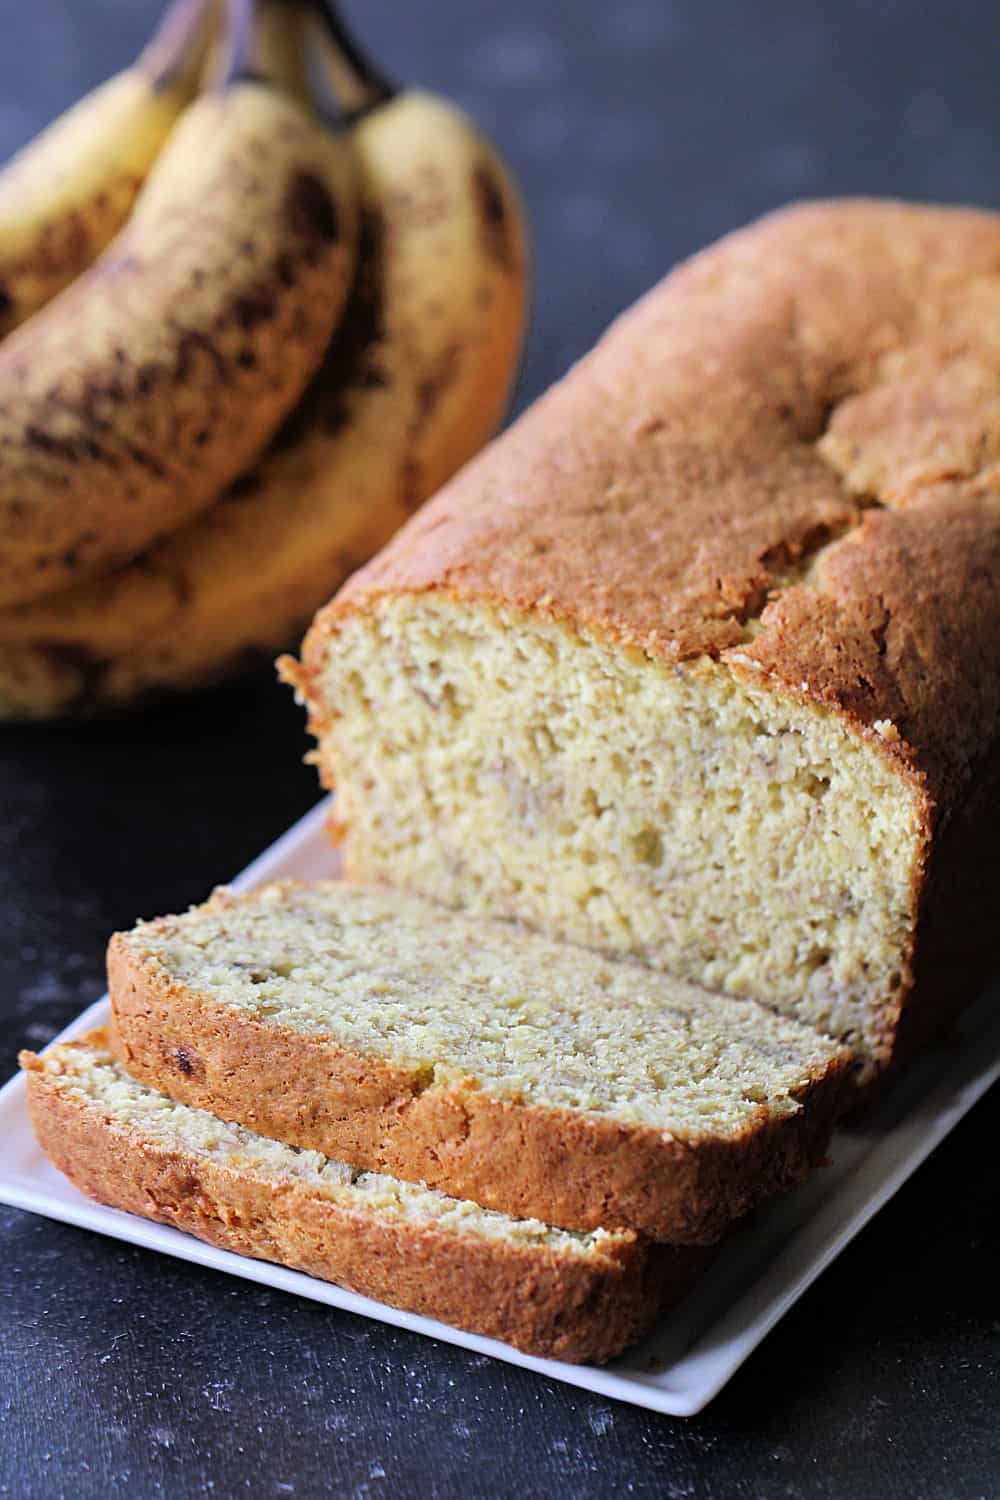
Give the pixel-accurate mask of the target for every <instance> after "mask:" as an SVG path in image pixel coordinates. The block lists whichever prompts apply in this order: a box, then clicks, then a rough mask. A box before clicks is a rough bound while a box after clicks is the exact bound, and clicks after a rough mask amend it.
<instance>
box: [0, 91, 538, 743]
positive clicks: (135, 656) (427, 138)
mask: <svg viewBox="0 0 1000 1500" xmlns="http://www.w3.org/2000/svg"><path fill="white" fill-rule="evenodd" d="M354 146H355V152H356V156H357V161H358V168H359V182H360V191H361V199H362V220H363V228H362V250H361V261H360V271H359V279H358V282H357V284H356V286H355V289H354V292H353V294H352V297H351V300H350V302H349V303H348V307H347V310H346V313H345V317H344V321H343V323H342V324H341V327H340V329H339V330H338V333H337V335H336V336H335V338H334V340H333V342H332V343H331V345H330V347H329V349H328V351H327V355H326V358H325V359H324V361H323V364H322V365H321V367H320V369H319V371H318V372H317V374H316V376H315V378H314V380H313V383H312V385H311V387H310V389H309V390H308V392H307V393H306V396H305V398H304V400H303V401H302V402H301V403H300V405H299V406H298V407H297V408H296V410H295V412H294V413H293V415H292V417H291V418H290V420H289V421H288V422H287V423H286V425H285V426H284V428H283V429H282V430H281V432H280V433H279V435H278V437H277V438H276V440H275V441H274V443H273V444H272V446H271V448H270V450H269V451H268V453H267V454H266V455H265V457H264V459H263V460H262V461H261V462H260V463H259V464H258V465H257V467H256V468H255V469H253V470H251V472H250V473H249V475H248V476H247V477H246V478H245V479H243V480H241V481H240V482H238V483H237V484H236V485H235V486H234V487H233V488H232V490H231V491H230V492H229V494H228V495H227V496H225V497H224V498H223V499H222V500H220V501H219V503H218V504H217V505H215V506H214V507H213V508H212V509H211V510H209V511H207V512H206V513H205V514H204V515H203V516H201V517H199V518H198V519H197V520H196V521H194V522H191V523H190V524H189V525H188V526H186V527H184V528H183V529H182V530H180V531H178V532H176V533H175V534H174V535H173V536H171V537H168V538H166V539H165V540H164V541H162V542H160V543H159V544H158V545H157V546H156V547H154V548H152V549H151V550H150V551H149V552H148V553H146V554H145V555H144V556H143V558H142V559H140V560H138V561H136V562H134V563H132V564H131V565H129V566H128V567H125V568H122V569H119V570H118V571H117V572H116V573H114V574H112V575H111V576H110V577H109V578H107V579H104V580H102V581H100V582H99V583H95V584H91V585H89V586H88V587H86V588H80V589H75V590H72V591H70V592H68V593H64V594H63V595H61V596H58V597H56V598H53V599H51V600H45V601H40V602H38V603H36V604H32V605H28V606H26V607H24V608H22V609H14V610H5V611H0V712H3V713H5V714H6V715H7V716H8V717H19V718H27V717H46V716H51V715H55V714H60V713H65V712H67V711H75V710H81V709H89V708H93V707H95V706H98V705H101V704H114V703H123V702H125V701H128V700H130V699H132V698H134V697H135V696H136V695H137V694H139V693H141V692H144V691H146V690H148V689H151V688H155V689H161V688H165V687H178V686H191V685H193V684H195V683H200V682H203V681H206V680H209V679H212V678H215V677H218V676H220V675H221V674H222V673H223V672H225V671H228V670H230V669H232V668H233V667H234V666H236V665H238V664H240V663H242V662H243V661H244V660H245V659H249V658H251V657H253V656H254V655H256V654H258V653H262V652H266V653H268V654H271V653H273V652H274V650H276V649H277V648H278V647H280V646H282V645H285V644H286V643H288V642H290V641H292V640H293V639H295V638H296V637H297V635H298V634H299V633H300V632H301V630H302V628H303V627H304V626H305V625H306V624H307V623H308V621H309V619H310V618H311V616H312V614H313V612H314V611H315V609H316V608H317V607H318V606H319V605H320V604H322V603H324V602H325V601H326V599H327V598H328V597H329V595H330V594H331V593H332V592H333V591H334V590H335V589H336V588H337V587H339V585H340V583H341V582H342V581H343V580H344V578H345V577H346V576H347V574H348V573H350V572H351V571H353V569H354V568H355V567H357V566H359V565H360V564H361V563H362V562H364V561H366V560H367V558H368V557H369V556H371V554H372V553H373V552H375V551H376V550H377V549H378V548H379V547H380V546H381V545H382V544H383V543H384V542H385V541H386V540H388V538H389V536H390V535H391V534H392V532H393V531H395V530H396V529H397V527H398V526H399V525H401V523H402V522H403V521H404V520H405V519H406V518H407V517H408V516H409V515H410V513H411V512H412V510H413V508H414V507H415V506H416V505H417V504H419V503H420V501H422V500H423V499H425V498H426V497H427V496H428V495H429V494H430V493H431V492H432V491H433V490H434V489H436V488H437V486H438V485H439V484H440V483H442V482H443V480H444V479H446V478H447V477H448V476H449V475H450V474H451V473H453V472H454V470H455V469H457V468H458V467H460V465H461V464H462V463H463V462H465V460H466V459H468V458H469V457H471V456H472V454H473V453H475V452H476V450H477V449H478V448H479V447H481V445H482V444H483V442H485V441H486V439H487V438H488V437H489V436H490V435H491V434H492V432H493V431H494V429H495V427H496V425H497V423H498V422H499V420H500V417H501V415H502V412H503V408H504V405H505V403H506V400H507V396H508V393H509V389H510V384H511V380H512V377H513V373H514V369H515V366H516V362H517V356H518V352H519V349H520V344H521V337H522V333H523V328H524V318H525V303H526V256H525V246H524V235H523V230H522V220H521V210H520V204H519V202H518V200H517V197H516V194H515V191H514V189H513V187H512V184H511V183H510V180H509V178H508V176H507V174H506V172H505V170H504V168H503V167H502V165H501V163H500V162H499V161H498V159H497V158H496V156H495V155H494V154H493V152H492V151H491V150H490V149H489V147H488V146H486V145H485V143H484V142H483V141H482V140H481V139H480V138H479V137H478V136H477V135H476V133H475V132H474V131H473V129H472V127H471V126H470V125H469V123H468V122H467V121H466V120H465V119H464V117H463V116H462V115H461V114H459V112H458V111H456V110H454V109H453V108H451V107H450V106H449V105H446V104H444V103H441V102H440V101H438V100H436V99H433V98H431V97H429V96H426V95H423V94H416V93H412V94H403V95H402V96H400V97H398V98H396V99H394V100H392V101H390V102H389V103H387V104H385V105H382V106H381V107H380V108H379V109H377V110H375V111H374V112H373V113H372V114H370V115H369V116H368V117H367V118H366V119H365V120H363V121H362V123H361V124H360V125H359V126H358V127H357V128H356V130H355V132H354Z"/></svg>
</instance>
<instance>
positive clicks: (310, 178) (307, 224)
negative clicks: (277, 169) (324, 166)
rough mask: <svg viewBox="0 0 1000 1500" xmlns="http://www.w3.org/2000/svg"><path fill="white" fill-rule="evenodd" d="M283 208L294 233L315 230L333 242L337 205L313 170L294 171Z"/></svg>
mask: <svg viewBox="0 0 1000 1500" xmlns="http://www.w3.org/2000/svg"><path fill="white" fill-rule="evenodd" d="M285 212H286V213H287V214H288V221H289V223H290V224H291V226H292V229H293V231H294V233H295V234H297V235H301V236H302V237H303V238H305V237H307V236H308V235H310V234H314V235H315V236H316V237H317V239H320V240H324V241H325V242H326V243H327V244H328V245H332V244H333V243H334V241H335V240H337V239H339V237H340V227H339V224H338V222H337V205H336V203H335V202H334V201H333V199H332V197H331V196H330V194H329V192H328V191H327V189H326V186H325V184H324V183H323V182H322V180H321V179H320V178H319V177H317V176H316V174H315V173H314V172H296V173H295V175H294V176H293V178H292V180H291V183H290V184H289V188H288V197H287V199H286V202H285Z"/></svg>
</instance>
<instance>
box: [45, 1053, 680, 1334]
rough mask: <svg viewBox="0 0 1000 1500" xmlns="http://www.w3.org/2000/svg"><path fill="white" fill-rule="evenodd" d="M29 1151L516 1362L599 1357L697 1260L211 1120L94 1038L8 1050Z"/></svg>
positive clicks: (104, 1196)
mask: <svg viewBox="0 0 1000 1500" xmlns="http://www.w3.org/2000/svg"><path fill="white" fill-rule="evenodd" d="M21 1066H22V1067H23V1068H24V1070H25V1072H26V1074H27V1085H28V1102H29V1106H30V1110H31V1118H32V1123H33V1125H34V1128H35V1132H36V1134H37V1136H38V1140H39V1142H40V1144H41V1146H42V1149H43V1150H44V1151H45V1152H46V1154H47V1155H48V1156H49V1157H50V1158H51V1159H52V1161H53V1162H54V1163H55V1165H56V1166H57V1167H58V1168H59V1170H60V1171H61V1172H65V1174H66V1176H67V1177H69V1179H70V1181H71V1182H72V1183H73V1184H74V1185H75V1186H76V1187H78V1188H79V1189H80V1190H81V1192H84V1193H87V1194H88V1195H89V1196H90V1197H91V1198H96V1199H98V1200H99V1201H100V1202H101V1203H109V1204H111V1205H112V1207H114V1208H121V1209H125V1210H126V1211H127V1212H129V1213H134V1214H141V1215H142V1216H143V1217H144V1218H147V1219H157V1220H159V1221H160V1222H161V1223H164V1224H170V1225H173V1226H174V1227H175V1228H177V1229H184V1230H186V1231H187V1232H188V1233H189V1234H194V1235H197V1236H198V1238H199V1239H203V1240H208V1241H209V1243H210V1244H213V1245H218V1246H220V1247H221V1248H222V1249H224V1250H234V1251H236V1252H237V1253H238V1254H240V1255H251V1256H254V1257H256V1258H258V1259H260V1260H271V1261H278V1262H280V1263H281V1264H282V1265H287V1266H292V1267H294V1268H295V1269H296V1270H299V1271H307V1272H308V1273H309V1275H311V1276H318V1277H321V1278H322V1279H323V1280H325V1281H335V1282H337V1283H339V1284H340V1285H342V1286H347V1287H350V1288H351V1289H352V1290H353V1291H356V1292H361V1293H363V1294H364V1295H365V1296H368V1297H375V1298H377V1299H378V1300H379V1301H382V1302H388V1303H390V1304H391V1305H392V1306H394V1307H402V1308H406V1309H407V1310H409V1311H410V1312H418V1313H424V1314H426V1315H428V1316H429V1317H433V1318H440V1319H442V1320H443V1321H444V1322H446V1323H453V1324H455V1326H456V1327H459V1328H465V1329H468V1330H470V1331H471V1332H473V1333H482V1334H486V1335H487V1336H489V1337H490V1338H498V1339H503V1340H504V1341H505V1342H507V1343H511V1344H515V1345H516V1346H517V1347H518V1348H519V1349H524V1350H527V1351H528V1352H529V1353H532V1354H543V1355H549V1356H551V1357H553V1358H556V1359H565V1360H574V1361H583V1360H587V1361H592V1362H600V1361H603V1360H606V1359H610V1358H611V1357H612V1356H613V1355H615V1354H618V1353H619V1352H620V1351H621V1350H622V1349H623V1348H624V1347H625V1346H626V1345H627V1344H630V1343H631V1342H633V1340H635V1339H636V1338H638V1337H640V1335H641V1334H642V1333H644V1332H645V1331H646V1330H647V1329H648V1328H649V1327H650V1325H651V1324H652V1322H653V1321H654V1320H655V1318H656V1317H657V1315H658V1314H659V1313H660V1312H661V1311H663V1310H664V1309H665V1308H666V1307H667V1306H669V1305H670V1304H671V1303H673V1302H676V1301H677V1300H678V1299H679V1297H680V1296H681V1295H683V1293H684V1292H685V1291H686V1290H687V1289H688V1287H689V1286H690V1285H691V1282H692V1281H693V1280H694V1279H695V1277H696V1276H697V1274H698V1272H699V1271H700V1269H701V1268H702V1266H703V1264H704V1262H705V1255H706V1252H704V1251H699V1250H692V1249H674V1248H672V1247H669V1246H650V1245H649V1244H648V1243H646V1242H644V1241H642V1240H641V1239H639V1238H638V1237H637V1236H636V1235H634V1234H632V1233H631V1232H630V1231H628V1230H623V1231H619V1232H617V1233H608V1232H606V1231H604V1230H600V1229H599V1230H596V1231H595V1232H594V1233H593V1234H572V1233H567V1232H565V1231H563V1230H558V1229H552V1228H550V1227H549V1226H548V1225H547V1224H540V1223H538V1222H537V1221H535V1220H530V1219H529V1220H523V1219H521V1220H519V1219H511V1218H508V1217H507V1216H506V1215H505V1214H497V1213H491V1212H489V1210H487V1209H484V1208H480V1207H479V1206H478V1204H475V1203H463V1202H461V1201H459V1200H457V1199H455V1198H447V1197H445V1196H444V1195H443V1194H442V1193H436V1192H433V1191H432V1190H431V1189H429V1188H424V1187H415V1186H413V1185H412V1184H410V1183H406V1182H399V1181H397V1180H396V1179H394V1178H392V1177H384V1176H379V1175H377V1174H375V1173H372V1172H357V1171H355V1170H353V1169H352V1168H351V1167H348V1166H346V1165H345V1164H344V1163H343V1162H338V1161H331V1160H329V1159H328V1158H327V1157H325V1156H321V1155H320V1154H319V1153H318V1152H316V1151H299V1150H296V1149H295V1148H294V1147H291V1146H286V1145H282V1144H281V1143H280V1142H278V1141H273V1140H268V1139H266V1138H265V1137H263V1136H259V1135H255V1134H253V1133H252V1132H251V1131H249V1130H244V1129H242V1128H241V1127H240V1126H239V1125H230V1124H224V1123H223V1122H222V1121H221V1120H218V1119H216V1118H215V1117H214V1116H212V1115H210V1114H206V1113H205V1111H204V1110H200V1109H191V1108H189V1107H188V1106H187V1105H184V1104H177V1103H175V1102H174V1101H173V1100H171V1099H167V1098H165V1097H164V1095H162V1094H158V1093H156V1092H155V1091H154V1090H152V1089H148V1088H145V1087H144V1086H143V1085H142V1084H140V1083H136V1082H135V1081H134V1080H133V1079H132V1078H130V1077H129V1076H128V1074H127V1073H126V1072H125V1071H124V1069H123V1068H122V1067H121V1065H120V1064H119V1063H118V1062H117V1061H116V1060H115V1058H114V1055H113V1054H112V1052H111V1050H110V1048H109V1046H108V1043H107V1038H106V1035H105V1033H103V1032H94V1033H92V1034H91V1035H90V1036H89V1037H87V1038H85V1039H84V1040H83V1041H81V1042H70V1043H64V1044H61V1045H57V1046H54V1047H50V1048H49V1050H48V1051H47V1052H45V1053H44V1054H43V1055H42V1056H40V1057H39V1056H36V1055H35V1054H34V1053H33V1052H23V1053H22V1054H21Z"/></svg>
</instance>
